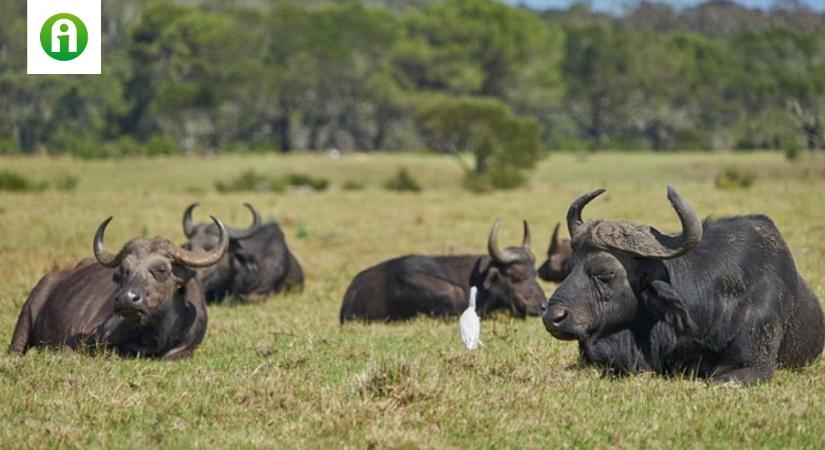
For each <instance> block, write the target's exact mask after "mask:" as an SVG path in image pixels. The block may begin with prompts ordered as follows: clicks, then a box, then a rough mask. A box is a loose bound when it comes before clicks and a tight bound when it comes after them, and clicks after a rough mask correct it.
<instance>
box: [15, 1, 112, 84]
mask: <svg viewBox="0 0 825 450" xmlns="http://www.w3.org/2000/svg"><path fill="white" fill-rule="evenodd" d="M27 1H28V10H27V17H26V23H27V31H26V37H27V40H26V42H27V44H26V56H27V60H26V61H27V70H26V71H27V73H29V74H98V75H99V74H100V73H101V49H100V41H101V27H100V2H101V0H27Z"/></svg>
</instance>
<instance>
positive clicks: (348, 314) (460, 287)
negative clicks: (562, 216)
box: [340, 220, 546, 323]
mask: <svg viewBox="0 0 825 450" xmlns="http://www.w3.org/2000/svg"><path fill="white" fill-rule="evenodd" d="M500 223H501V222H500V221H499V220H497V221H496V223H495V225H493V229H492V231H490V236H489V239H488V243H487V247H488V253H489V254H488V255H462V256H420V255H408V256H402V257H400V258H395V259H391V260H389V261H385V262H382V263H381V264H378V265H377V266H374V267H371V268H369V269H367V270H365V271H363V272H361V273H359V274H358V275H357V276H356V277H355V279H354V280H353V281H352V284H350V286H349V288H348V289H347V292H346V294H345V295H344V301H343V304H342V306H341V316H340V318H341V322H342V323H343V322H346V321H349V320H363V321H394V320H405V319H410V318H412V317H415V316H417V315H419V314H426V315H429V316H435V317H444V316H456V315H458V314H460V313H461V312H462V311H463V310H464V309H466V308H467V305H468V295H469V292H470V286H476V287H478V296H477V307H478V310H479V312H480V313H481V314H482V315H484V314H486V313H489V312H491V311H493V310H496V309H506V310H509V311H510V313H511V314H512V315H513V316H516V317H524V316H525V315H526V314H529V315H539V314H541V306H542V305H543V304H544V301H545V298H546V297H545V296H544V292H542V290H541V287H539V285H538V283H537V282H536V270H535V268H534V265H535V257H534V256H533V253H532V251H530V228H529V226H528V225H527V222H524V238H523V241H522V244H521V246H513V247H507V248H505V249H504V250H502V249H500V248H499V246H498V228H499V224H500Z"/></svg>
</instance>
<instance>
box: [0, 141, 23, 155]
mask: <svg viewBox="0 0 825 450" xmlns="http://www.w3.org/2000/svg"><path fill="white" fill-rule="evenodd" d="M19 153H20V146H19V144H18V142H17V139H11V138H2V137H0V155H17V154H19Z"/></svg>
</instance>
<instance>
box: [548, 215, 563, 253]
mask: <svg viewBox="0 0 825 450" xmlns="http://www.w3.org/2000/svg"><path fill="white" fill-rule="evenodd" d="M560 226H561V224H560V223H558V222H556V226H555V228H553V235H552V236H551V237H550V247H548V248H547V254H548V255H552V254H553V252H554V251H555V250H556V249H557V248H559V227H560Z"/></svg>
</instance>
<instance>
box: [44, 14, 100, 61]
mask: <svg viewBox="0 0 825 450" xmlns="http://www.w3.org/2000/svg"><path fill="white" fill-rule="evenodd" d="M88 43H89V32H88V30H86V25H85V24H84V23H83V21H82V20H80V19H79V18H77V16H75V15H72V14H69V13H61V14H55V15H53V16H51V17H49V20H47V21H46V23H44V24H43V28H41V29H40V45H41V46H42V47H43V51H45V52H46V54H47V55H49V56H50V57H52V58H53V59H56V60H58V61H70V60H72V59H75V58H77V57H78V56H80V54H81V53H83V50H86V44H88Z"/></svg>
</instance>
